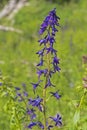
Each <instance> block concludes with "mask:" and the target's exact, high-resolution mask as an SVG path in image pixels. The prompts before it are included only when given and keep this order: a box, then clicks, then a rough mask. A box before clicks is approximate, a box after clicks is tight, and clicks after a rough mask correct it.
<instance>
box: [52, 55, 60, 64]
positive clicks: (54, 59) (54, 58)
mask: <svg viewBox="0 0 87 130" xmlns="http://www.w3.org/2000/svg"><path fill="white" fill-rule="evenodd" d="M53 64H55V65H57V64H59V59H58V58H57V57H56V56H55V57H53Z"/></svg>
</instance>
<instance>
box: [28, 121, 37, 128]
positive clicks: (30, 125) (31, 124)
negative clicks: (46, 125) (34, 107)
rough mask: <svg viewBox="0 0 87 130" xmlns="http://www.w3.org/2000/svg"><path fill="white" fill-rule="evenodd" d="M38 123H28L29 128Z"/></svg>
mask: <svg viewBox="0 0 87 130" xmlns="http://www.w3.org/2000/svg"><path fill="white" fill-rule="evenodd" d="M36 125H37V123H36V122H31V123H30V124H29V125H28V128H30V129H32V128H33V127H34V126H36Z"/></svg>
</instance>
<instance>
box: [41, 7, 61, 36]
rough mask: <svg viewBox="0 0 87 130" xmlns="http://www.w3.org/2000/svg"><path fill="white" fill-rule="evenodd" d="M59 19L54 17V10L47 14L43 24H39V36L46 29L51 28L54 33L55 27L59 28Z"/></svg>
mask: <svg viewBox="0 0 87 130" xmlns="http://www.w3.org/2000/svg"><path fill="white" fill-rule="evenodd" d="M59 19H60V18H59V17H58V16H57V15H56V9H55V8H54V9H53V10H52V11H50V12H49V15H48V16H47V17H46V18H45V20H44V22H43V23H42V24H41V28H40V31H39V34H41V35H42V34H43V33H44V31H46V30H47V27H48V26H50V27H52V30H53V31H54V32H56V30H55V26H59V23H58V20H59Z"/></svg>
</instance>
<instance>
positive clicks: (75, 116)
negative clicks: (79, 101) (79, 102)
mask: <svg viewBox="0 0 87 130" xmlns="http://www.w3.org/2000/svg"><path fill="white" fill-rule="evenodd" d="M79 119H80V110H76V112H75V114H74V118H73V123H74V125H76V124H77V123H78V121H79Z"/></svg>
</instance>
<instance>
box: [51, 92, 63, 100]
mask: <svg viewBox="0 0 87 130" xmlns="http://www.w3.org/2000/svg"><path fill="white" fill-rule="evenodd" d="M50 93H51V94H52V96H54V97H55V98H56V99H59V98H60V97H61V95H59V94H58V91H56V92H50Z"/></svg>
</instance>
